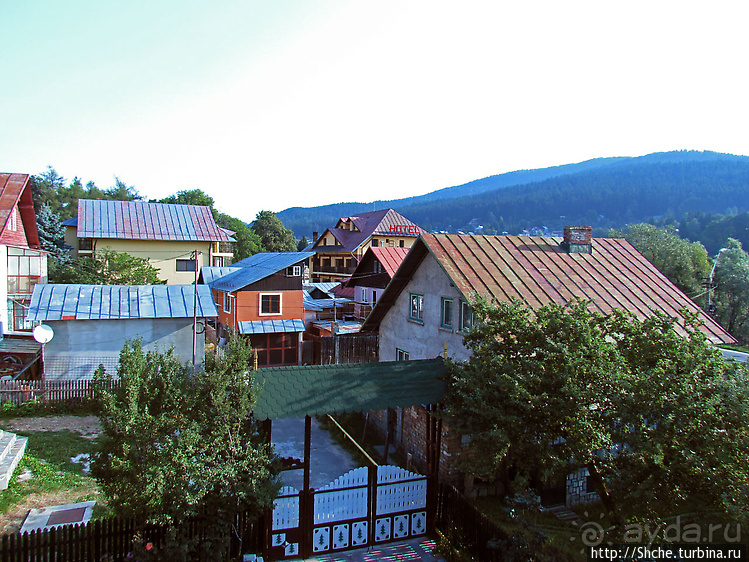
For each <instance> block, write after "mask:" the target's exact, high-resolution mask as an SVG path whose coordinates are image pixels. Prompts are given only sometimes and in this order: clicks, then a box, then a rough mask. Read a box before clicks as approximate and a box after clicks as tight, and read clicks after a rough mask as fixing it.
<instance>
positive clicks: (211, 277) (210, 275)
mask: <svg viewBox="0 0 749 562" xmlns="http://www.w3.org/2000/svg"><path fill="white" fill-rule="evenodd" d="M239 269H240V268H238V267H234V266H228V267H218V266H215V265H206V266H204V267H201V268H200V277H201V279H202V280H203V283H205V284H206V285H210V284H211V283H213V282H214V281H215V280H216V279H221V278H222V277H226V276H227V275H229V274H230V273H234V272H235V271H239Z"/></svg>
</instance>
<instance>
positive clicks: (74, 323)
mask: <svg viewBox="0 0 749 562" xmlns="http://www.w3.org/2000/svg"><path fill="white" fill-rule="evenodd" d="M198 320H199V321H203V320H202V319H200V318H199V319H198ZM45 324H48V325H49V326H50V327H51V328H52V329H53V330H54V332H55V336H54V338H52V341H50V342H49V343H48V344H47V345H46V346H45V349H44V357H45V373H46V376H47V378H48V379H50V380H52V379H90V378H92V377H93V374H94V371H95V370H96V368H97V367H98V366H99V364H100V363H101V364H103V365H104V366H105V367H106V368H107V372H112V373H115V369H116V366H117V362H118V359H119V356H120V351H121V350H122V347H123V346H124V345H125V341H126V340H128V339H135V338H138V337H139V338H142V341H143V348H144V349H145V350H147V351H152V350H153V351H157V350H158V351H166V350H167V349H168V348H169V347H170V346H172V345H173V346H174V350H175V355H176V357H177V358H178V359H179V361H180V362H181V363H187V362H190V363H191V362H192V318H155V319H153V318H152V319H134V320H56V321H48V322H45ZM204 345H205V335H204V334H198V337H197V357H198V361H199V362H201V363H202V361H203V353H204V351H203V350H204Z"/></svg>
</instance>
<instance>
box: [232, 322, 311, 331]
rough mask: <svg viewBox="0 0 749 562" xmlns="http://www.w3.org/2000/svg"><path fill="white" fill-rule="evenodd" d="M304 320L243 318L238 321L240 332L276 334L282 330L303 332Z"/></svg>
mask: <svg viewBox="0 0 749 562" xmlns="http://www.w3.org/2000/svg"><path fill="white" fill-rule="evenodd" d="M303 331H304V320H302V319H300V318H294V319H293V320H245V321H243V322H239V333H240V334H278V333H282V332H303Z"/></svg>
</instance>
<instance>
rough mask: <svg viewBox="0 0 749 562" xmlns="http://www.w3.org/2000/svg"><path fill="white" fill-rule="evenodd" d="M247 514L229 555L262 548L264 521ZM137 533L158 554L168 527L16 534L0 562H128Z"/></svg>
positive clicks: (188, 531)
mask: <svg viewBox="0 0 749 562" xmlns="http://www.w3.org/2000/svg"><path fill="white" fill-rule="evenodd" d="M247 516H248V514H246V513H245V514H242V515H240V516H238V517H237V519H236V520H235V522H234V526H233V529H234V530H236V532H235V531H234V530H233V531H232V532H231V537H230V544H229V553H228V554H229V556H230V557H231V558H236V557H238V556H240V555H241V554H245V553H251V552H261V551H262V548H263V524H262V520H256V521H252V522H250V519H249V518H248V517H247ZM183 530H184V532H185V535H184V536H185V539H186V540H190V539H193V538H195V537H199V536H201V534H202V533H203V526H202V525H201V524H200V521H199V520H192V521H188V522H187V523H186V524H185V526H184V529H183ZM136 534H138V536H139V539H140V540H141V541H143V542H150V543H152V544H153V546H154V548H155V549H156V552H158V549H159V548H160V547H161V546H162V545H163V543H164V540H165V536H166V527H164V526H158V525H147V526H145V527H142V526H139V525H138V524H137V523H136V521H134V520H130V519H117V518H109V519H100V520H96V521H91V522H89V523H87V524H81V525H67V526H63V527H58V528H56V529H51V530H47V531H32V532H31V533H23V534H19V533H14V534H9V535H2V536H0V562H21V561H23V562H26V561H28V560H34V561H36V560H38V561H40V562H41V561H50V560H56V561H65V562H79V561H80V562H87V561H92V560H96V561H99V560H113V561H114V560H125V559H127V556H128V554H129V553H130V552H131V551H132V550H133V540H134V538H135V537H136Z"/></svg>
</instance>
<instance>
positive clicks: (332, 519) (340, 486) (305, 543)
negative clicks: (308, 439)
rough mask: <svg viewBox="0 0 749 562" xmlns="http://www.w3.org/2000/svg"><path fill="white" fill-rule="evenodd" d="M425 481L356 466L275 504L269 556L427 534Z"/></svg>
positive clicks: (287, 491)
mask: <svg viewBox="0 0 749 562" xmlns="http://www.w3.org/2000/svg"><path fill="white" fill-rule="evenodd" d="M426 505H427V477H426V476H422V475H420V474H416V473H414V472H410V471H408V470H405V469H402V468H400V467H397V466H378V467H370V468H367V467H360V468H356V469H354V470H351V471H349V472H347V473H346V474H344V475H342V476H340V477H338V478H336V479H335V480H334V481H333V482H331V483H330V484H328V485H327V486H324V487H322V488H320V489H319V490H311V491H310V493H309V495H308V496H307V497H306V498H305V494H304V492H299V491H298V490H296V489H295V488H291V487H284V488H282V489H281V491H280V493H279V495H278V497H277V498H276V500H275V501H274V509H273V517H272V529H271V533H270V548H269V550H268V557H269V558H271V559H274V560H280V559H284V558H292V557H298V556H300V555H301V556H307V555H309V554H319V553H324V552H336V551H342V550H348V549H351V548H357V547H364V546H368V545H371V544H374V543H383V542H388V541H393V540H401V539H405V538H408V537H411V536H417V535H423V534H425V533H426V527H427V525H426V523H427V510H426Z"/></svg>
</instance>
